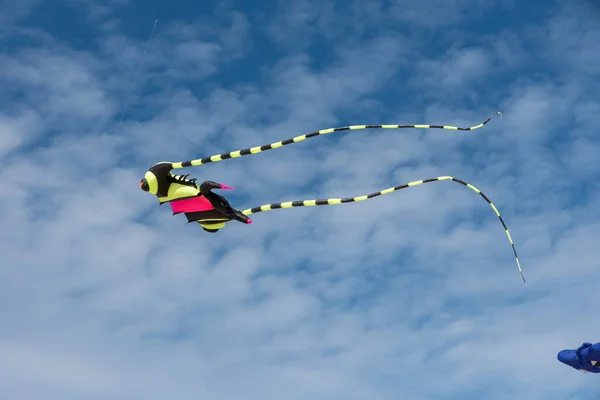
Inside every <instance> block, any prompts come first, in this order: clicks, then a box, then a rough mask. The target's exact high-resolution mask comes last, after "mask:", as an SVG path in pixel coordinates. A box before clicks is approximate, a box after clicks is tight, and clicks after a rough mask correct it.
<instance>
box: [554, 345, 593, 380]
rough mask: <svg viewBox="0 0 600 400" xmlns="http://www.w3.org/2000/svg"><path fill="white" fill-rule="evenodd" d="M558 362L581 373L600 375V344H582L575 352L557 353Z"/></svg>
mask: <svg viewBox="0 0 600 400" xmlns="http://www.w3.org/2000/svg"><path fill="white" fill-rule="evenodd" d="M557 358H558V361H560V362H561V363H563V364H566V365H568V366H570V367H573V368H575V369H576V370H579V371H581V372H592V373H600V342H598V343H595V344H591V343H587V342H586V343H583V344H582V345H581V346H579V348H578V349H577V350H562V351H559V352H558V356H557Z"/></svg>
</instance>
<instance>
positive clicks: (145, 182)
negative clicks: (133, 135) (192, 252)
mask: <svg viewBox="0 0 600 400" xmlns="http://www.w3.org/2000/svg"><path fill="white" fill-rule="evenodd" d="M172 170H173V164H172V163H168V162H161V163H158V164H155V165H153V166H152V168H150V169H149V170H148V172H146V174H145V175H144V178H143V179H142V180H141V181H140V187H141V189H142V190H144V191H146V192H149V193H152V194H154V195H156V197H157V198H158V202H159V204H165V203H169V204H170V205H171V209H172V210H173V214H181V213H183V214H185V216H186V217H187V220H188V222H197V223H199V224H200V226H202V228H203V229H204V230H205V231H207V232H217V231H218V230H219V229H221V228H223V227H224V226H225V224H226V223H227V222H229V221H231V220H236V221H239V222H242V223H245V224H250V223H251V222H252V220H251V219H250V218H248V217H247V216H246V215H244V214H242V213H241V212H240V211H239V210H236V209H234V208H233V207H231V205H230V204H229V202H228V201H227V200H226V199H225V198H224V197H223V196H220V195H218V194H216V193H214V192H213V190H214V189H225V190H227V189H231V188H230V187H229V186H226V185H223V184H220V183H216V182H213V181H206V182H203V183H202V184H201V185H198V184H196V179H187V175H185V176H182V175H174V174H172V173H171V171H172Z"/></svg>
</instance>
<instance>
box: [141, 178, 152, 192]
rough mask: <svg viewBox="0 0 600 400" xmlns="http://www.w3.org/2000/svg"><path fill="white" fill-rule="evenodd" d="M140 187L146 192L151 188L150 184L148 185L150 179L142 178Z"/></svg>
mask: <svg viewBox="0 0 600 400" xmlns="http://www.w3.org/2000/svg"><path fill="white" fill-rule="evenodd" d="M140 188H141V189H142V190H143V191H144V192H147V191H149V190H150V186H148V181H147V180H146V178H142V180H141V181H140Z"/></svg>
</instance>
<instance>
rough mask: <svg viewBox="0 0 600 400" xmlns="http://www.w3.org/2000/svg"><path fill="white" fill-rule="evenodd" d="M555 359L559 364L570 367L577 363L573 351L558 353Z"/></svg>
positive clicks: (575, 354)
mask: <svg viewBox="0 0 600 400" xmlns="http://www.w3.org/2000/svg"><path fill="white" fill-rule="evenodd" d="M556 358H558V361H560V362H561V363H563V364H567V365H570V366H571V367H575V366H576V364H578V361H579V359H578V357H577V353H576V352H575V350H562V351H559V352H558V354H557V357H556Z"/></svg>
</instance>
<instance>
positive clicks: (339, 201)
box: [242, 176, 527, 285]
mask: <svg viewBox="0 0 600 400" xmlns="http://www.w3.org/2000/svg"><path fill="white" fill-rule="evenodd" d="M447 180H451V181H454V182H458V183H460V184H462V185H464V186H466V187H468V188H469V189H471V190H473V191H474V192H476V193H478V194H479V195H480V196H481V197H482V198H483V199H484V200H485V201H486V202H487V203H488V204H489V205H490V207H492V209H493V210H494V212H495V213H496V215H497V216H498V219H499V220H500V222H501V223H502V226H503V227H504V231H505V232H506V237H507V238H508V241H509V242H510V245H511V246H512V250H513V253H514V256H515V261H516V263H517V268H518V269H519V273H520V274H521V279H523V282H524V283H525V285H527V281H526V280H525V276H524V275H523V270H522V269H521V263H520V262H519V256H518V255H517V250H516V248H515V244H514V242H513V240H512V237H511V236H510V233H509V232H508V227H507V226H506V224H505V223H504V220H503V219H502V216H500V212H499V211H498V209H497V208H496V206H494V204H493V203H492V202H491V201H490V199H488V198H487V196H486V195H485V194H483V193H482V192H481V191H480V190H479V189H477V188H476V187H475V186H473V185H471V184H470V183H467V182H465V181H462V180H460V179H458V178H454V177H452V176H440V177H437V178H430V179H424V180H420V181H415V182H410V183H407V184H404V185H401V186H395V187H392V188H389V189H385V190H382V191H380V192H376V193H371V194H367V195H363V196H357V197H346V198H339V199H319V200H296V201H287V202H283V203H272V204H264V205H262V206H258V207H252V208H248V209H246V210H243V211H242V213H243V214H245V215H250V214H256V213H259V212H264V211H271V210H278V209H283V208H293V207H313V206H328V205H337V204H345V203H355V202H358V201H365V200H369V199H372V198H373V197H377V196H382V195H385V194H390V193H393V192H396V191H398V190H402V189H406V188H408V187H412V186H418V185H421V184H423V183H430V182H438V181H447Z"/></svg>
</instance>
